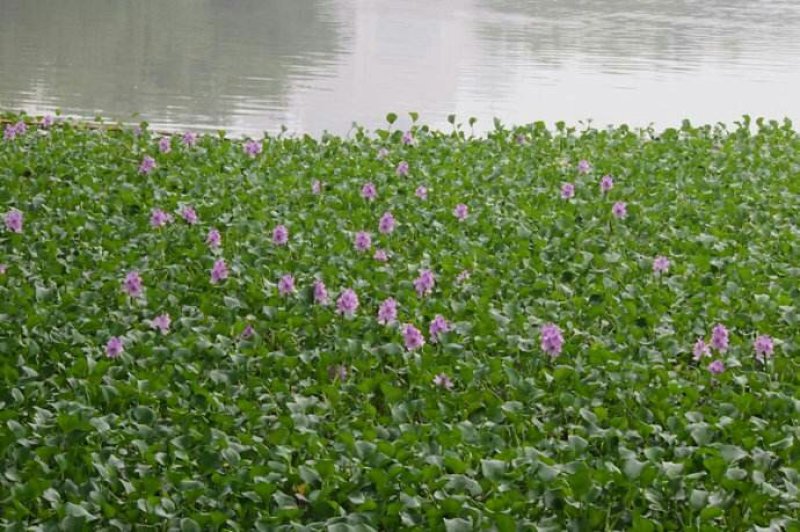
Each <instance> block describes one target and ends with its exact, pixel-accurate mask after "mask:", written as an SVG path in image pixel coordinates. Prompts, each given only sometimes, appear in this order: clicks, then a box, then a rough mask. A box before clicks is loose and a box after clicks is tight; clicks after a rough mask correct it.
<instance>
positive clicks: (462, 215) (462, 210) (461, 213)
mask: <svg viewBox="0 0 800 532" xmlns="http://www.w3.org/2000/svg"><path fill="white" fill-rule="evenodd" d="M453 214H454V215H455V217H456V218H458V220H459V221H460V222H463V221H464V220H466V219H467V215H468V214H469V208H468V207H467V206H466V205H464V204H463V203H459V204H458V205H456V208H455V209H453Z"/></svg>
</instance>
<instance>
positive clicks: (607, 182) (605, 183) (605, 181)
mask: <svg viewBox="0 0 800 532" xmlns="http://www.w3.org/2000/svg"><path fill="white" fill-rule="evenodd" d="M612 188H614V179H613V178H612V177H611V176H610V175H604V176H603V178H602V179H601V180H600V190H601V191H602V192H603V193H604V194H605V193H606V192H608V191H609V190H611V189H612Z"/></svg>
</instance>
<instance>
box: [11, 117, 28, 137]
mask: <svg viewBox="0 0 800 532" xmlns="http://www.w3.org/2000/svg"><path fill="white" fill-rule="evenodd" d="M14 130H15V131H16V132H17V135H24V134H25V133H26V132H27V131H28V125H27V124H26V123H25V122H24V121H22V120H20V121H19V122H17V123H16V124H14Z"/></svg>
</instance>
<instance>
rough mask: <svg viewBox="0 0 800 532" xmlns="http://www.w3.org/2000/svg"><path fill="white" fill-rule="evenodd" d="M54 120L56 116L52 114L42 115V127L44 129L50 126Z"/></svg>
mask: <svg viewBox="0 0 800 532" xmlns="http://www.w3.org/2000/svg"><path fill="white" fill-rule="evenodd" d="M55 121H56V118H55V117H54V116H53V115H44V116H43V117H42V122H41V123H42V127H43V128H44V129H47V128H49V127H50V126H52V125H53V124H54V123H55Z"/></svg>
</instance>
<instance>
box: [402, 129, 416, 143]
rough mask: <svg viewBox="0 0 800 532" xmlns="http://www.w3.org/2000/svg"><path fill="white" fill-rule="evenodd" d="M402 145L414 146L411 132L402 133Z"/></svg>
mask: <svg viewBox="0 0 800 532" xmlns="http://www.w3.org/2000/svg"><path fill="white" fill-rule="evenodd" d="M403 144H406V145H409V144H414V134H413V133H412V132H411V131H406V132H405V133H403Z"/></svg>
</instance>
